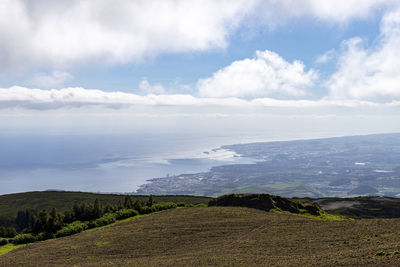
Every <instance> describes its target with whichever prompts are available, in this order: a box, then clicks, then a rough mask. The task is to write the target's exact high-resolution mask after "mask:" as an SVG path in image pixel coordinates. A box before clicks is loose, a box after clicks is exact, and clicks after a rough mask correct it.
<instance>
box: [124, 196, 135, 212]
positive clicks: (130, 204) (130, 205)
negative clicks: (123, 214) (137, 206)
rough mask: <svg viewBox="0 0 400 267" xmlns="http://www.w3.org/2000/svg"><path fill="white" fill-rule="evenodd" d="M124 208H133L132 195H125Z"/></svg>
mask: <svg viewBox="0 0 400 267" xmlns="http://www.w3.org/2000/svg"><path fill="white" fill-rule="evenodd" d="M124 208H125V209H131V208H133V201H132V198H131V196H125V200H124Z"/></svg>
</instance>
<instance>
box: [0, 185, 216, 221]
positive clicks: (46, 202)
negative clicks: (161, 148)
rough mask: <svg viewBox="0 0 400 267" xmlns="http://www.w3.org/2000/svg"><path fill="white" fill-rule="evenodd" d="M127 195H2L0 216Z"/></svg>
mask: <svg viewBox="0 0 400 267" xmlns="http://www.w3.org/2000/svg"><path fill="white" fill-rule="evenodd" d="M124 197H125V195H117V194H95V193H86V192H71V191H35V192H26V193H17V194H8V195H0V218H3V219H14V218H15V216H16V215H17V212H18V211H19V210H26V209H28V210H30V209H33V210H36V211H40V210H42V209H47V210H51V209H52V208H53V207H54V208H56V209H57V210H59V211H65V210H67V209H70V208H71V207H72V206H73V205H74V203H82V202H88V203H93V202H94V201H95V200H96V199H99V200H100V201H102V202H103V203H110V204H117V203H118V201H121V202H122V203H123V201H124ZM132 199H133V201H135V200H137V199H140V200H142V201H146V200H147V199H148V196H140V195H133V196H132ZM154 200H155V201H157V202H183V203H185V204H201V203H204V204H206V203H208V201H209V200H210V198H207V197H195V196H154Z"/></svg>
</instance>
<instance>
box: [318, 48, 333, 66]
mask: <svg viewBox="0 0 400 267" xmlns="http://www.w3.org/2000/svg"><path fill="white" fill-rule="evenodd" d="M335 54H336V51H335V50H334V49H330V50H328V51H326V52H325V53H323V54H322V55H320V56H318V57H317V59H316V60H315V63H317V64H325V63H328V62H329V61H331V60H332V59H333V58H334V57H335Z"/></svg>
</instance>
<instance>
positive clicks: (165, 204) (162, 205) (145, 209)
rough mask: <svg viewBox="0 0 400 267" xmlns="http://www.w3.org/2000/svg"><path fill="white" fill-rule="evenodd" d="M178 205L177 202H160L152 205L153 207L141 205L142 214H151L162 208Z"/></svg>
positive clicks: (166, 208) (171, 207) (173, 207)
mask: <svg viewBox="0 0 400 267" xmlns="http://www.w3.org/2000/svg"><path fill="white" fill-rule="evenodd" d="M176 207H177V205H176V203H173V202H160V203H156V204H154V205H152V206H151V207H149V206H144V207H141V208H140V214H149V213H153V212H156V211H161V210H168V209H175V208H176Z"/></svg>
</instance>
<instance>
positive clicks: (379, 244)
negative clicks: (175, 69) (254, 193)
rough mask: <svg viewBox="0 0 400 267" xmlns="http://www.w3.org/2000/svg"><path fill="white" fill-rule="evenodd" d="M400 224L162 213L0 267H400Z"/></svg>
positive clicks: (51, 243)
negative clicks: (399, 252)
mask: <svg viewBox="0 0 400 267" xmlns="http://www.w3.org/2000/svg"><path fill="white" fill-rule="evenodd" d="M399 244H400V219H360V220H342V221H321V220H315V219H310V218H305V217H301V216H296V215H290V214H276V213H271V212H265V211H261V210H256V209H249V208H243V207H203V208H201V207H194V208H182V209H174V210H168V211H162V212H159V213H155V214H153V215H149V216H144V217H141V218H136V219H132V220H129V221H126V222H122V223H117V224H114V225H112V226H109V227H105V228H102V229H98V230H92V231H88V232H84V233H81V234H77V235H73V236H69V237H65V238H60V239H56V240H48V241H43V242H39V243H34V244H31V245H28V246H24V247H20V248H17V249H15V250H13V251H11V252H9V253H7V254H5V255H2V256H0V266H160V265H162V266H266V265H268V266H310V265H315V266H338V265H346V266H349V265H358V266H388V265H390V266H399V265H400V255H398V254H397V252H396V251H398V250H400V245H399Z"/></svg>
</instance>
